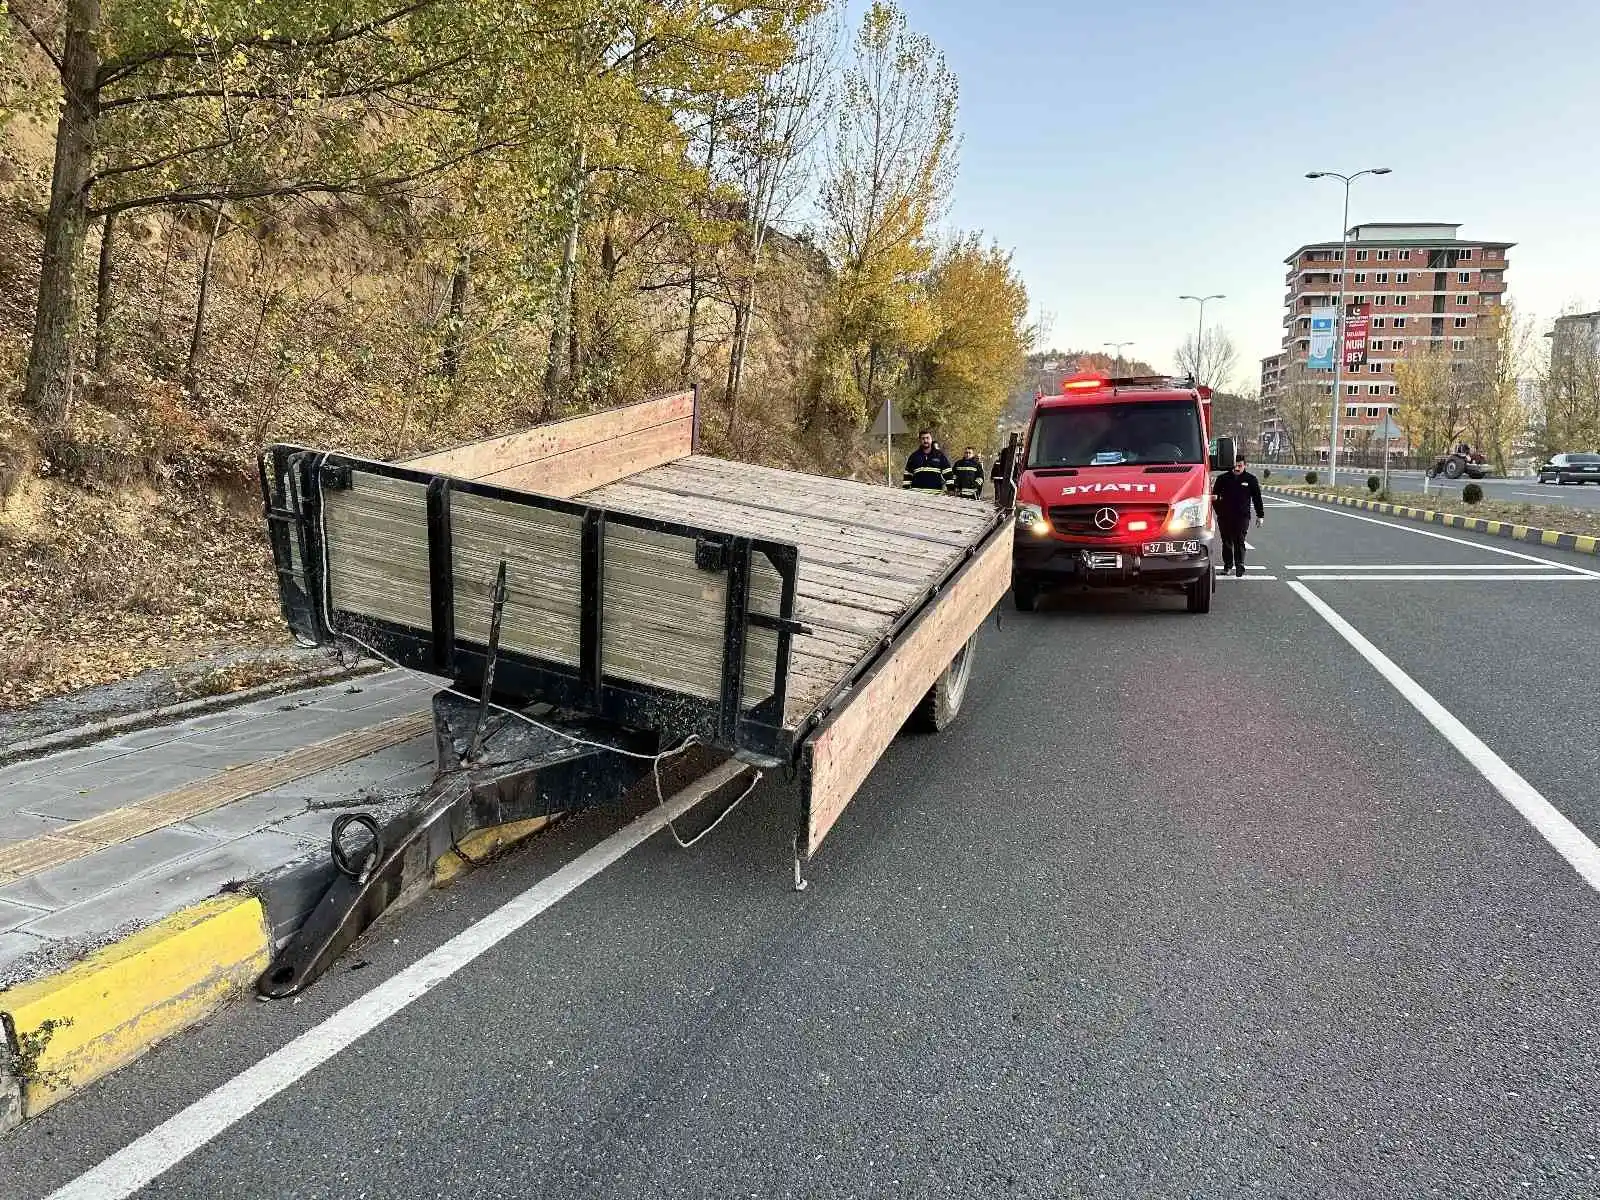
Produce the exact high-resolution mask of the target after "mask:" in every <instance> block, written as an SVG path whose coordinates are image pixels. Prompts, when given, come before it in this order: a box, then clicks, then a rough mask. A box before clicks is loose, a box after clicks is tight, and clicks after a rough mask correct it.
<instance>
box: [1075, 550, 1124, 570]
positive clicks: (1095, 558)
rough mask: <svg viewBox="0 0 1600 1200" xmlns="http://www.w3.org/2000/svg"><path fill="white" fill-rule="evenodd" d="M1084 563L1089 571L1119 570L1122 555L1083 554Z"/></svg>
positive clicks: (1120, 568)
mask: <svg viewBox="0 0 1600 1200" xmlns="http://www.w3.org/2000/svg"><path fill="white" fill-rule="evenodd" d="M1083 560H1084V565H1085V566H1087V567H1088V568H1089V570H1091V571H1120V570H1122V555H1120V554H1085V555H1084V556H1083Z"/></svg>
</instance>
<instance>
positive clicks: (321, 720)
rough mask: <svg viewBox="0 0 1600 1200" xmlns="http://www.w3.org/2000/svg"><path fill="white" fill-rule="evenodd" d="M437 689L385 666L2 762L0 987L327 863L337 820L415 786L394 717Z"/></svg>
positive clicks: (415, 762) (416, 744) (404, 731)
mask: <svg viewBox="0 0 1600 1200" xmlns="http://www.w3.org/2000/svg"><path fill="white" fill-rule="evenodd" d="M433 690H434V688H433V687H432V686H431V685H430V684H428V683H427V682H424V681H422V680H419V679H417V678H416V677H414V676H410V675H407V674H405V673H404V672H401V671H387V672H383V673H380V674H377V675H370V676H366V677H364V678H362V679H358V680H356V681H354V682H353V683H339V684H333V685H330V686H326V687H322V688H317V689H313V690H309V691H305V692H296V693H290V694H288V695H282V696H274V697H270V698H267V699H263V700H260V701H256V702H253V703H250V704H244V705H241V706H239V707H237V708H230V709H224V710H221V711H218V712H212V713H209V714H206V715H204V716H198V717H193V718H190V719H187V720H183V721H178V722H175V723H173V724H170V725H164V726H159V727H155V728H149V729H142V730H138V731H136V732H132V733H127V734H123V735H120V736H118V737H113V738H108V739H107V740H105V741H102V742H98V743H96V744H94V745H91V746H86V747H81V748H78V749H74V750H67V751H64V752H62V753H59V754H54V755H50V756H49V757H46V758H40V759H34V760H30V761H25V762H20V763H15V764H13V765H11V766H9V767H4V768H0V985H3V984H4V983H5V982H7V981H8V979H11V978H15V977H18V976H24V977H25V976H26V975H28V974H31V973H32V971H31V970H29V968H30V967H31V966H33V965H34V964H37V963H38V962H39V961H40V959H41V957H47V956H48V955H49V953H50V951H51V950H52V949H67V950H68V951H70V952H73V953H76V952H80V951H82V950H84V949H87V948H90V947H92V946H94V945H96V944H98V943H100V942H103V941H106V940H108V939H109V937H111V936H112V935H113V934H115V935H117V936H120V935H121V934H123V933H125V932H127V931H128V930H129V929H130V928H132V927H133V926H136V925H143V924H147V923H149V922H151V921H155V920H159V919H161V918H162V917H165V916H167V915H169V914H171V913H173V912H176V911H178V910H179V909H181V908H183V907H185V906H186V905H190V904H193V903H195V902H197V901H199V900H202V899H204V898H206V897H207V896H211V895H213V894H215V893H216V892H217V891H219V890H220V889H221V888H222V887H223V886H224V885H225V884H228V883H230V882H236V881H242V880H248V879H251V878H255V877H257V876H260V875H262V874H264V873H266V872H269V871H273V870H275V869H277V868H279V867H282V866H285V865H287V864H289V863H292V862H295V861H296V860H299V859H302V858H305V857H306V856H308V855H310V854H312V853H326V847H327V839H328V829H329V825H330V823H331V821H332V819H333V817H334V815H336V813H335V812H334V811H331V810H336V809H338V808H342V807H368V806H372V805H374V804H377V803H382V802H383V801H386V800H393V799H396V798H400V797H403V796H408V795H414V794H416V793H417V792H419V791H420V790H421V789H423V788H425V787H426V786H427V785H428V783H429V782H430V780H431V779H432V777H433V739H432V735H431V733H430V732H426V731H425V730H426V722H425V720H423V719H422V718H421V717H419V719H418V720H417V722H416V723H415V728H416V729H417V730H419V731H421V732H417V733H415V734H413V733H412V732H411V729H412V726H411V725H409V724H407V723H405V722H403V721H397V720H396V719H397V718H405V717H409V716H417V715H419V714H422V715H424V716H425V714H426V713H427V710H428V701H429V697H430V695H431V694H432V692H433ZM385 723H387V724H385ZM374 727H378V728H377V729H376V730H375V731H374ZM359 731H371V732H369V733H368V734H367V735H361V734H360V733H359ZM333 739H337V740H333ZM317 743H325V744H327V745H326V747H325V748H323V749H321V750H320V751H319V752H318V753H317V754H316V755H315V756H311V757H306V758H304V760H303V765H302V766H297V765H296V762H295V758H294V756H293V755H292V754H291V752H295V751H301V750H302V749H303V748H305V747H308V746H314V745H315V744H317ZM374 744H377V745H380V746H382V748H380V749H377V750H376V751H373V752H370V753H368V752H366V751H367V750H368V749H369V748H370V747H371V746H372V745H374ZM322 762H329V763H333V764H335V765H330V766H327V767H325V768H323V769H320V770H314V771H311V773H305V771H306V770H308V769H309V768H311V767H313V766H315V765H316V764H319V763H322ZM245 767H248V768H249V769H248V770H247V771H242V772H241V771H240V770H239V769H240V768H245ZM297 774H298V775H299V777H298V778H295V777H294V776H295V775H297ZM284 780H287V781H284ZM241 792H248V793H249V794H247V795H243V796H239V793H241ZM234 797H238V798H234ZM157 826H158V827H157ZM63 942H64V943H65V945H64V947H63V946H59V945H58V943H63ZM41 952H44V953H43V955H41ZM24 960H28V961H24Z"/></svg>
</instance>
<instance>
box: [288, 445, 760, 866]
mask: <svg viewBox="0 0 1600 1200" xmlns="http://www.w3.org/2000/svg"><path fill="white" fill-rule="evenodd" d="M332 453H333V452H332V451H326V450H325V451H323V452H322V453H321V454H320V455H319V456H318V458H317V473H318V474H317V477H318V479H320V478H321V471H322V467H323V466H324V465H325V464H326V463H327V461H328V458H329V456H330V455H331V454H332ZM317 541H318V543H319V545H318V551H319V557H320V559H321V565H322V619H323V623H324V624H325V625H327V627H328V632H329V633H330V634H331V635H333V636H334V637H336V638H342V639H344V640H345V641H348V642H353V643H354V644H355V645H357V646H359V647H360V648H361V649H362V650H364V651H365V652H366V653H367V654H368V655H370V656H371V657H373V658H375V659H377V660H378V661H379V662H382V663H386V664H388V665H389V666H390V667H393V668H394V669H396V670H399V671H404V672H405V673H406V674H407V675H410V676H412V677H413V678H415V679H419V680H421V681H422V682H424V683H426V684H428V685H429V686H430V687H433V688H436V689H437V690H438V691H442V692H446V693H448V694H449V695H452V696H457V697H459V698H460V699H462V700H466V701H469V702H471V703H478V702H480V701H483V700H485V699H486V697H480V696H473V695H469V694H468V693H466V692H463V691H461V690H460V689H458V688H455V687H450V686H446V687H439V681H438V677H437V676H433V675H428V674H426V673H425V672H422V671H418V670H416V669H415V668H413V667H408V666H406V665H405V664H404V663H400V662H396V661H395V660H394V659H393V658H390V657H389V656H388V655H387V654H385V653H384V652H383V651H381V650H379V649H378V648H377V647H376V646H373V645H370V644H369V643H367V642H366V641H364V640H363V639H361V638H359V637H357V636H356V635H355V634H353V633H350V632H348V631H347V630H343V629H339V628H338V627H337V626H335V625H334V623H333V585H332V583H331V582H329V575H328V509H327V505H325V504H323V503H320V500H319V503H318V504H317ZM486 702H487V705H488V707H489V708H492V709H495V710H496V711H497V712H502V713H505V714H506V715H507V716H509V717H515V718H516V719H517V720H519V721H525V722H526V723H527V724H529V725H532V726H533V727H534V728H535V729H539V730H543V731H544V732H545V733H548V734H550V735H552V736H554V737H557V738H560V739H562V740H563V741H566V742H570V743H572V744H573V745H574V746H586V747H588V748H589V749H591V750H605V751H609V752H610V753H612V754H620V755H622V756H623V757H624V758H631V759H635V760H638V761H641V762H648V763H649V764H650V778H651V780H652V782H653V783H654V784H655V789H656V807H658V808H665V807H666V806H667V797H666V792H665V791H664V790H663V789H662V786H661V764H662V762H663V761H665V760H667V759H669V758H677V757H678V756H679V755H680V754H683V753H685V752H687V751H688V750H690V749H692V748H693V747H695V746H699V745H704V743H703V742H702V740H701V738H700V735H699V734H694V733H691V734H689V735H688V736H687V737H685V738H684V739H683V741H681V742H679V743H678V744H677V745H676V746H674V747H672V748H671V749H670V750H662V751H660V752H658V753H656V754H643V753H640V752H639V751H637V750H629V749H627V748H625V747H623V746H614V745H612V744H611V743H609V742H597V741H590V740H589V739H588V738H581V737H579V736H578V735H577V734H574V733H569V732H567V731H566V730H564V729H558V728H556V727H555V726H554V725H547V724H545V723H544V722H543V721H540V720H538V719H536V718H534V717H530V716H529V715H528V714H527V713H525V712H520V711H518V710H517V709H514V708H510V707H508V706H506V705H504V704H499V703H496V702H495V701H493V700H487V701H486ZM495 732H497V733H498V732H499V730H496V731H495ZM491 736H492V735H491ZM762 777H763V773H762V771H761V770H760V769H757V770H756V773H755V778H754V779H752V780H751V781H750V786H749V787H747V788H746V789H745V790H744V791H743V792H742V793H740V795H739V797H738V798H737V799H735V800H734V802H733V803H732V804H730V805H728V807H727V808H725V809H723V810H722V812H721V813H720V814H719V815H718V816H717V819H716V820H715V821H713V822H711V824H710V825H708V826H707V827H706V828H704V829H702V830H701V831H700V832H699V833H697V834H695V835H694V836H693V837H692V838H690V839H688V840H687V841H685V840H684V838H683V837H682V835H681V834H679V833H678V827H677V824H676V823H675V822H674V821H672V820H670V819H669V820H668V821H667V830H668V831H669V832H670V833H671V834H672V840H673V841H675V842H676V843H677V844H678V847H679V849H682V850H689V849H692V848H693V847H694V846H695V845H697V844H698V843H699V842H700V840H701V839H702V838H704V837H705V836H706V835H707V834H709V833H710V832H711V831H712V830H713V829H715V828H716V827H717V826H718V825H720V824H722V822H723V820H724V819H725V818H726V817H727V816H728V814H729V813H731V812H732V811H733V810H734V809H736V808H738V807H739V805H740V804H741V803H743V801H744V799H745V797H746V796H748V795H750V793H751V792H753V791H755V790H756V786H757V785H758V784H759V783H760V782H761V780H762ZM453 840H454V839H452V842H453ZM452 848H453V849H455V850H456V853H457V854H460V853H461V851H460V849H459V848H458V847H455V846H453V845H452ZM461 857H462V859H463V860H465V861H466V862H468V863H469V864H470V863H471V862H472V860H471V859H470V858H468V857H467V856H466V855H465V854H462V855H461Z"/></svg>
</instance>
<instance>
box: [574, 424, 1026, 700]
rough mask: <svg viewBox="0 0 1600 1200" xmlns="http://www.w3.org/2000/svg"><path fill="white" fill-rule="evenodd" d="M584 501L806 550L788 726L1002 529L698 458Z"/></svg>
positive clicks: (856, 490)
mask: <svg viewBox="0 0 1600 1200" xmlns="http://www.w3.org/2000/svg"><path fill="white" fill-rule="evenodd" d="M575 499H577V500H579V501H581V502H583V503H587V504H597V505H603V506H604V507H606V508H608V509H611V510H615V511H619V512H631V513H635V514H637V515H639V516H646V517H654V518H657V519H660V520H667V521H682V522H685V523H697V524H705V525H710V526H713V527H717V528H723V529H735V530H739V531H741V532H747V533H749V534H751V535H753V536H758V537H763V538H772V539H775V540H778V541H784V542H791V543H793V544H794V545H795V546H796V547H797V548H798V549H799V551H800V562H799V584H798V598H797V607H796V614H795V615H796V617H797V619H799V620H800V621H801V622H802V623H803V624H805V625H806V626H807V627H808V628H809V629H810V630H811V632H809V633H806V634H800V635H797V636H796V637H795V639H794V642H793V649H792V651H791V657H790V663H789V686H788V692H787V696H786V702H785V705H784V724H785V726H787V727H788V728H791V729H794V728H798V727H799V726H800V725H802V724H804V723H805V722H806V720H807V719H808V718H809V717H810V716H811V715H812V714H813V713H814V712H815V711H816V710H817V707H818V706H819V705H820V704H822V703H823V701H824V700H826V699H827V697H828V696H829V695H830V694H831V693H832V692H833V691H834V690H835V689H836V688H838V686H839V684H840V683H841V682H843V681H844V680H845V679H846V678H847V677H848V676H849V675H850V673H851V672H852V671H853V670H855V668H857V667H858V666H859V665H860V664H861V663H862V661H863V660H864V659H866V658H867V657H869V656H870V655H872V654H873V653H874V652H875V651H876V650H877V649H878V648H879V647H880V646H881V645H882V643H883V641H884V639H885V638H887V637H888V636H889V635H890V633H891V631H892V630H893V629H894V628H895V626H896V625H897V624H898V623H899V622H900V621H901V620H902V619H903V618H904V617H905V615H906V614H907V612H909V611H910V610H911V609H913V608H915V607H917V606H919V605H920V604H921V602H922V601H923V600H924V599H925V598H926V597H927V596H928V594H929V592H930V591H931V590H932V589H933V588H934V587H936V586H937V585H938V584H939V583H940V582H941V581H943V580H944V579H945V578H947V577H948V576H949V574H950V573H951V571H952V570H953V569H954V568H955V567H957V566H958V565H959V564H960V563H961V562H962V561H963V560H964V559H965V558H966V557H967V556H969V555H970V554H971V552H972V550H973V548H974V547H975V546H976V545H977V544H978V543H979V542H980V541H981V540H982V539H983V537H984V536H985V535H986V534H987V533H988V532H989V531H990V530H991V529H992V528H993V526H994V510H993V509H992V508H991V507H990V506H989V505H988V504H987V503H979V502H974V501H971V500H958V499H955V498H952V497H947V496H939V495H929V494H927V493H911V492H905V491H901V490H899V489H897V488H888V487H875V486H873V485H871V484H865V483H855V482H852V481H850V480H844V479H834V478H830V477H827V476H821V475H804V474H800V473H798V472H795V471H780V470H774V469H772V468H768V467H757V466H749V465H746V464H743V463H733V462H727V461H724V460H722V459H716V458H707V457H704V456H701V455H692V456H690V457H687V458H681V459H678V460H676V461H674V462H671V463H668V464H666V465H664V466H657V467H652V468H650V469H648V470H645V471H642V472H640V473H638V474H636V475H630V476H628V477H627V478H625V479H622V480H619V481H617V482H615V483H609V484H606V485H604V486H602V487H598V488H593V489H591V490H589V491H586V492H583V493H580V494H579V495H578V496H576V497H575Z"/></svg>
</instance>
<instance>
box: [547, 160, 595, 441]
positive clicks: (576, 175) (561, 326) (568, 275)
mask: <svg viewBox="0 0 1600 1200" xmlns="http://www.w3.org/2000/svg"><path fill="white" fill-rule="evenodd" d="M577 151H578V159H577V167H576V169H575V170H574V171H573V173H572V195H571V199H570V207H569V209H568V212H567V245H566V250H565V251H564V252H563V254H562V256H561V281H560V283H559V284H558V286H557V289H556V311H555V319H554V320H553V321H552V322H551V323H550V352H549V354H548V355H547V356H546V359H545V371H544V415H545V419H546V420H548V419H550V418H552V417H555V416H558V415H559V414H560V412H561V393H562V390H563V389H564V388H565V387H566V384H567V380H568V378H569V367H568V362H569V359H568V353H569V343H570V342H571V340H572V296H573V286H574V283H575V281H576V279H577V276H578V238H579V235H580V234H581V233H582V230H583V183H584V179H583V176H584V171H585V170H587V168H588V151H587V147H585V146H583V145H581V144H580V145H579V146H578V147H577Z"/></svg>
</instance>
